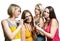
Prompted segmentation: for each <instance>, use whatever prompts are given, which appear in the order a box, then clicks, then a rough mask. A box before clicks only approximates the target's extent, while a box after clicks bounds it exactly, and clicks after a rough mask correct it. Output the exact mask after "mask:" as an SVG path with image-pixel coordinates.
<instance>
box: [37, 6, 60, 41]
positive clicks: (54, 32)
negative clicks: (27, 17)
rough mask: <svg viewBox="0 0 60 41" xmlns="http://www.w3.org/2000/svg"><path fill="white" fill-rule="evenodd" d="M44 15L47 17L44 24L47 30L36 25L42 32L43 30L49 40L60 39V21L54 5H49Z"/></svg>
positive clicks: (55, 40) (57, 40) (56, 40)
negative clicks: (59, 21)
mask: <svg viewBox="0 0 60 41" xmlns="http://www.w3.org/2000/svg"><path fill="white" fill-rule="evenodd" d="M44 17H45V19H46V22H45V26H44V27H45V31H44V30H43V29H41V28H39V27H38V26H37V25H36V29H38V30H40V32H42V33H43V34H44V35H45V36H46V37H47V41H60V40H59V36H58V34H59V29H58V27H59V23H58V20H57V18H56V15H55V12H54V9H53V7H51V6H48V7H46V8H45V10H44Z"/></svg>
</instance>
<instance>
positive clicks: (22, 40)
mask: <svg viewBox="0 0 60 41" xmlns="http://www.w3.org/2000/svg"><path fill="white" fill-rule="evenodd" d="M21 41H26V36H25V27H24V25H23V27H22V31H21Z"/></svg>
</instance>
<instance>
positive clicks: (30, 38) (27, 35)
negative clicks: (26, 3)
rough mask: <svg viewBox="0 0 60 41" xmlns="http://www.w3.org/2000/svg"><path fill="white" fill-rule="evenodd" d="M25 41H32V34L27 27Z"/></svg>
mask: <svg viewBox="0 0 60 41" xmlns="http://www.w3.org/2000/svg"><path fill="white" fill-rule="evenodd" d="M25 29H26V30H25V35H26V41H33V38H32V33H31V31H29V29H28V27H25Z"/></svg>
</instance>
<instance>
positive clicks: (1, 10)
mask: <svg viewBox="0 0 60 41" xmlns="http://www.w3.org/2000/svg"><path fill="white" fill-rule="evenodd" d="M12 3H14V4H17V5H19V6H20V7H21V9H22V11H23V10H25V9H28V10H30V11H31V12H32V14H33V15H34V7H35V5H36V4H37V3H41V4H42V5H43V6H44V8H45V7H46V6H52V7H54V9H55V13H56V16H57V19H58V21H59V23H60V17H59V16H60V1H59V0H0V41H4V35H3V30H2V27H1V20H3V19H6V18H8V15H7V9H8V6H9V5H10V4H12ZM18 19H20V17H19V18H18ZM59 26H60V25H59Z"/></svg>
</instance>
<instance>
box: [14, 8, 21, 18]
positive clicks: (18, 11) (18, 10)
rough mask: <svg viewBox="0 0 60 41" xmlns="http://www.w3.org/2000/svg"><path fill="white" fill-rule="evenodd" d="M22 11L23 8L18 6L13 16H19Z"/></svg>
mask: <svg viewBox="0 0 60 41" xmlns="http://www.w3.org/2000/svg"><path fill="white" fill-rule="evenodd" d="M20 13H21V9H20V8H16V9H15V11H14V12H13V16H14V17H15V18H18V16H19V15H20Z"/></svg>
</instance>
